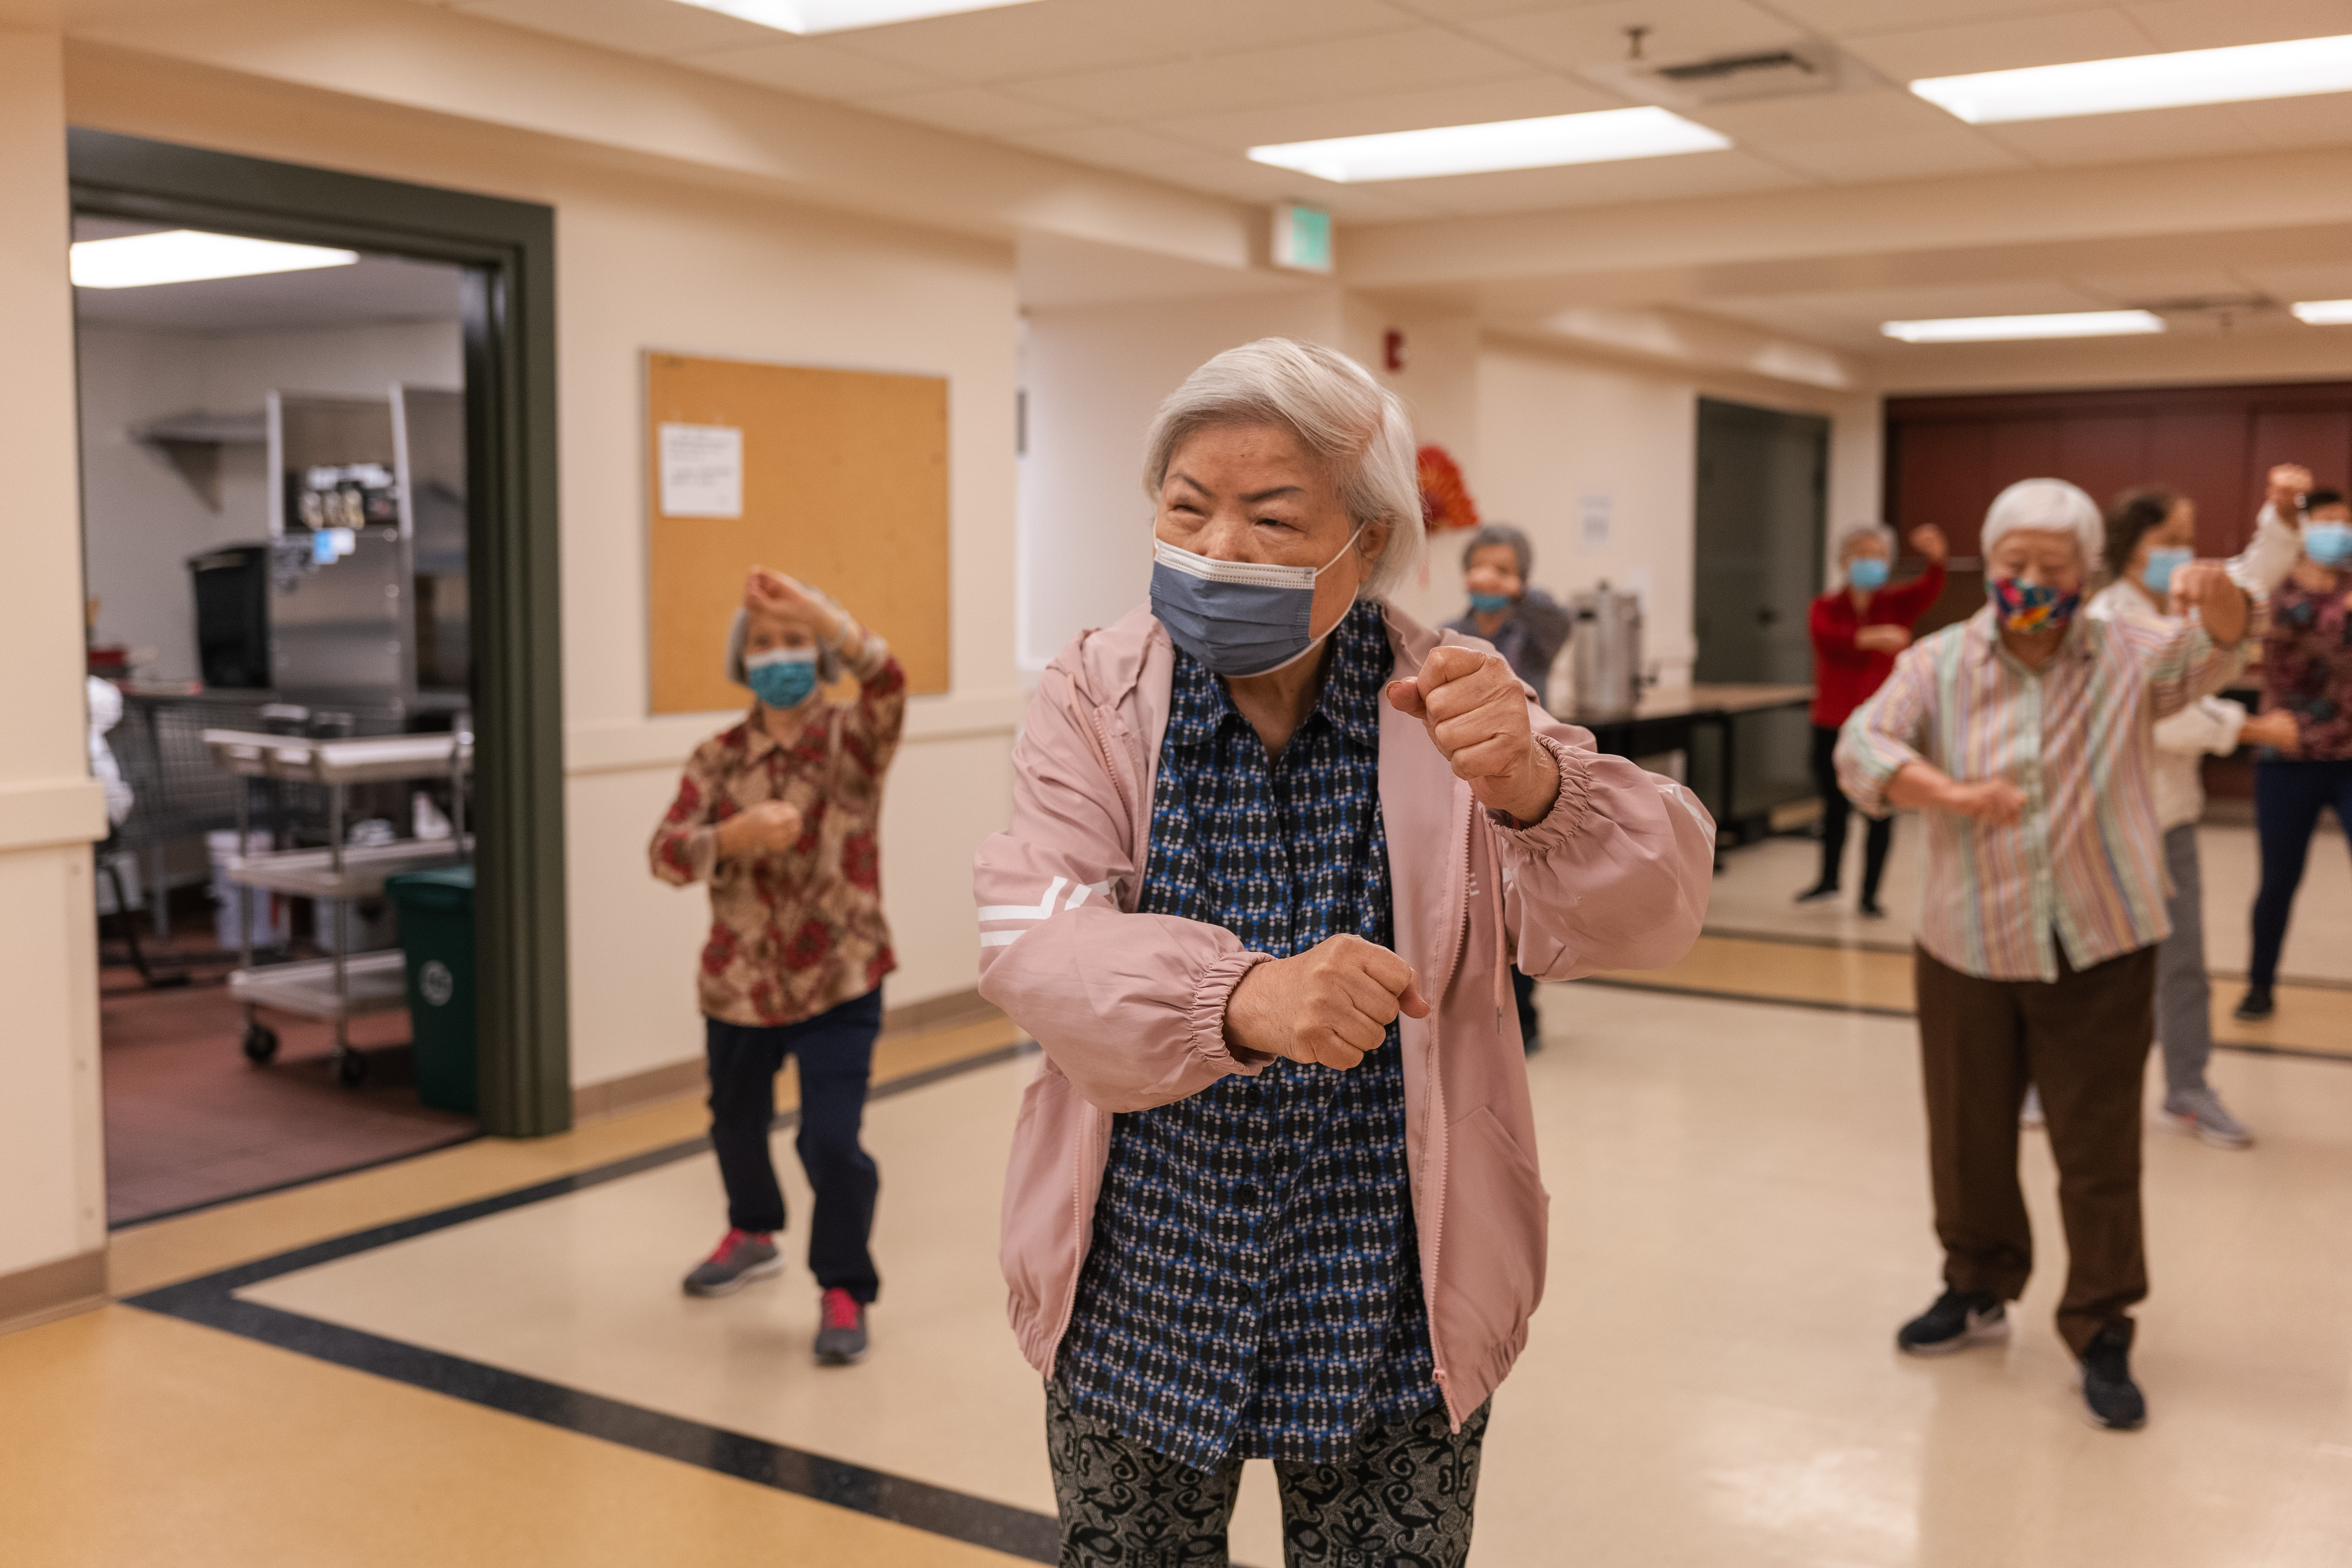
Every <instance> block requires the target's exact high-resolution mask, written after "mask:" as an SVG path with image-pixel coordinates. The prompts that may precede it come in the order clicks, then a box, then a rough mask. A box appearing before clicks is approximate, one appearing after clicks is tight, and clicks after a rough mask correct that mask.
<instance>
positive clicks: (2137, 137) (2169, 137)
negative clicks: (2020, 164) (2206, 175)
mask: <svg viewBox="0 0 2352 1568" xmlns="http://www.w3.org/2000/svg"><path fill="white" fill-rule="evenodd" d="M2240 107H2242V106H2240V105H2236V104H2227V103H2209V104H2200V105H2198V106H2197V107H2196V108H2193V109H2143V110H2137V111H2135V112H2133V113H2130V114H2082V115H2076V116H2074V117H2073V118H2071V119H2066V120H2023V121H2014V122H2012V123H2011V124H2007V125H1983V126H1979V127H1978V128H1977V131H1978V133H1979V135H1983V136H1987V137H1990V138H1991V139H1992V140H1993V141H1995V142H2000V144H2001V145H2002V146H2004V147H2007V148H2009V149H2011V151H2012V152H2016V153H2023V154H2024V155H2025V156H2026V157H2028V158H2031V159H2032V160H2033V161H2034V162H2035V163H2048V164H2079V163H2145V162H2147V160H2148V159H2151V158H2207V157H2218V156H2222V155H2225V154H2228V153H2262V152H2268V151H2270V146H2271V144H2270V142H2269V141H2268V140H2267V139H2266V138H2265V137H2264V136H2263V134H2262V133H2261V132H2258V131H2256V130H2254V129H2252V127H2251V126H2249V125H2247V124H2246V122H2245V121H2243V120H2242V119H2241V118H2240V117H2239V115H2238V110H2239V108H2240Z"/></svg>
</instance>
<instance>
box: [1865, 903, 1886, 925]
mask: <svg viewBox="0 0 2352 1568" xmlns="http://www.w3.org/2000/svg"><path fill="white" fill-rule="evenodd" d="M1862 918H1863V919H1864V920H1866V921H1883V920H1885V918H1886V911H1885V910H1883V909H1881V908H1879V906H1878V900H1876V899H1864V900H1862Z"/></svg>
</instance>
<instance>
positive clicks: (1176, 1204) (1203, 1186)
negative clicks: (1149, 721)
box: [1056, 601, 1438, 1469]
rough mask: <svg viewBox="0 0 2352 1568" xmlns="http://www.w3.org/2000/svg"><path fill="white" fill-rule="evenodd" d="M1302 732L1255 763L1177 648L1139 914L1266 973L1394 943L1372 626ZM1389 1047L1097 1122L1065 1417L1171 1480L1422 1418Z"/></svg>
mask: <svg viewBox="0 0 2352 1568" xmlns="http://www.w3.org/2000/svg"><path fill="white" fill-rule="evenodd" d="M1332 644H1333V647H1332V653H1331V662H1330V668H1329V669H1328V671H1327V672H1326V675H1325V678H1324V682H1323V690H1322V694H1321V697H1320V698H1319V700H1318V701H1317V703H1316V706H1315V710H1314V712H1313V713H1311V714H1310V715H1309V716H1308V717H1307V721H1306V722H1305V723H1304V724H1302V725H1301V726H1299V729H1298V731H1297V733H1296V734H1294V735H1293V736H1292V737H1291V738H1290V742H1289V743H1288V744H1287V745H1286V746H1285V747H1284V748H1283V751H1282V754H1281V756H1279V757H1276V758H1271V759H1270V758H1268V757H1267V755H1266V753H1265V745H1264V743H1263V742H1260V741H1259V740H1258V737H1257V733H1256V731H1254V730H1252V729H1251V728H1250V726H1249V723H1248V721H1246V720H1244V718H1243V717H1242V715H1241V713H1240V712H1239V710H1236V709H1235V708H1234V705H1233V700H1232V699H1231V698H1229V697H1228V696H1227V695H1226V693H1225V689H1224V686H1223V682H1221V681H1219V680H1218V679H1216V678H1215V677H1214V676H1213V675H1211V674H1210V673H1209V672H1208V670H1207V669H1205V668H1202V666H1201V665H1199V664H1197V663H1195V662H1194V661H1193V660H1192V658H1190V657H1188V656H1187V655H1186V654H1184V653H1183V652H1182V651H1181V649H1180V650H1178V652H1177V654H1176V670H1175V682H1174V687H1173V689H1172V692H1171V703H1170V710H1169V717H1168V734H1167V739H1166V741H1165V742H1164V743H1163V745H1162V747H1161V750H1160V773H1159V779H1158V782H1157V784H1155V786H1154V789H1153V794H1152V805H1151V856H1150V863H1149V865H1148V866H1147V868H1146V869H1145V873H1144V879H1143V888H1142V893H1141V898H1140V901H1139V907H1140V908H1141V909H1143V910H1147V911H1150V912H1151V913H1155V914H1170V915H1179V916H1182V917H1184V918H1186V919H1189V920H1196V921H1207V922H1209V923H1211V924H1214V925H1221V926H1223V927H1224V928H1225V929H1227V930H1228V931H1232V932H1233V933H1234V935H1235V936H1238V937H1239V938H1241V940H1242V942H1244V945H1246V946H1247V947H1249V948H1250V949H1252V950H1253V951H1255V952H1269V953H1272V954H1274V955H1275V956H1276V957H1277V958H1287V957H1289V956H1291V955H1292V954H1295V953H1300V952H1306V951H1307V949H1308V948H1311V947H1313V946H1314V945H1315V944H1316V943H1317V942H1321V941H1323V940H1324V939H1325V938H1326V937H1329V936H1335V935H1340V934H1344V933H1350V932H1352V933H1353V934H1355V935H1357V936H1360V937H1362V938H1364V939H1365V940H1366V941H1368V942H1378V943H1379V944H1380V945H1381V946H1382V947H1391V946H1393V945H1394V943H1393V941H1392V939H1391V916H1390V904H1389V858H1388V839H1387V836H1386V834H1385V832H1384V831H1383V829H1382V826H1381V805H1380V694H1381V686H1382V684H1383V683H1384V682H1385V681H1386V679H1387V678H1388V673H1389V669H1390V667H1391V663H1392V658H1391V653H1390V649H1389V641H1388V634H1387V631H1386V629H1385V627H1384V626H1382V624H1381V611H1380V606H1379V605H1376V604H1373V603H1370V602H1369V601H1365V602H1360V603H1359V604H1358V605H1356V606H1355V607H1354V609H1352V610H1351V611H1349V614H1348V616H1347V618H1346V619H1344V620H1343V621H1341V622H1340V624H1339V628H1338V630H1337V631H1336V632H1334V634H1333V636H1332ZM1419 1258H1420V1248H1419V1247H1418V1245H1417V1243H1416V1240H1415V1237H1414V1234H1413V1223H1412V1191H1411V1184H1410V1177H1409V1175H1408V1173H1407V1170H1406V1165H1405V1139H1404V1071H1403V1063H1402V1059H1401V1057H1400V1054H1399V1048H1398V1045H1397V1031H1396V1027H1395V1026H1394V1025H1391V1026H1390V1027H1389V1032H1388V1037H1387V1039H1386V1040H1385V1041H1383V1042H1382V1044H1381V1047H1380V1048H1379V1049H1377V1050H1375V1051H1373V1052H1372V1053H1371V1054H1370V1055H1369V1056H1367V1057H1366V1058H1364V1059H1363V1061H1362V1063H1361V1064H1360V1065H1359V1066H1357V1067H1355V1068H1351V1069H1349V1070H1348V1071H1345V1072H1340V1071H1337V1070H1334V1069H1332V1068H1324V1067H1316V1066H1311V1065H1307V1064H1303V1063H1298V1062H1292V1061H1276V1062H1275V1063H1273V1064H1272V1065H1271V1066H1269V1067H1267V1068H1265V1071H1263V1072H1261V1073H1259V1074H1258V1075H1256V1076H1255V1077H1239V1076H1236V1077H1232V1078H1225V1079H1219V1080H1218V1081H1217V1082H1216V1083H1214V1084H1213V1085H1212V1086H1210V1087H1209V1088H1208V1089H1203V1090H1202V1091H1201V1092H1200V1093H1198V1094H1195V1095H1192V1097H1190V1098H1189V1099H1185V1100H1177V1101H1175V1102H1174V1103H1173V1104H1170V1105H1163V1106H1159V1107H1156V1108H1155V1109H1153V1110H1144V1111H1137V1112H1133V1113H1130V1114H1127V1115H1122V1116H1120V1117H1118V1119H1117V1121H1116V1122H1115V1123H1114V1126H1113V1130H1112V1132H1111V1143H1110V1160H1109V1164H1108V1169H1107V1170H1106V1171H1105V1173H1104V1175H1103V1185H1102V1194H1101V1197H1100V1199H1099V1200H1098V1202H1097V1205H1096V1210H1095V1234H1094V1245H1093V1247H1092V1249H1091V1250H1090V1251H1089V1252H1088V1254H1087V1264H1086V1268H1085V1270H1084V1272H1083V1273H1082V1274H1081V1275H1080V1277H1079V1281H1078V1295H1077V1303H1076V1310H1075V1311H1074V1312H1073V1314H1072V1316H1071V1319H1070V1326H1069V1330H1068V1331H1067V1333H1066V1334H1065V1335H1064V1337H1063V1340H1062V1343H1061V1348H1060V1352H1059V1354H1058V1356H1057V1358H1056V1375H1057V1376H1058V1377H1059V1378H1061V1379H1062V1380H1063V1383H1064V1384H1065V1386H1066V1389H1067V1391H1068V1394H1069V1397H1070V1402H1071V1404H1072V1405H1075V1406H1076V1408H1077V1409H1078V1410H1079V1411H1080V1412H1082V1413H1083V1414H1086V1415H1090V1416H1093V1417H1095V1418H1096V1419H1097V1420H1100V1421H1103V1422H1104V1423H1106V1424H1107V1425H1108V1426H1111V1427H1112V1428H1113V1429H1114V1430H1116V1431H1118V1433H1120V1434H1121V1435H1122V1436H1127V1437H1129V1438H1131V1439H1133V1440H1134V1441H1136V1442H1139V1443H1141V1444H1143V1445H1144V1446H1145V1447H1149V1448H1150V1449H1152V1450H1153V1451H1155V1452H1158V1453H1161V1454H1165V1455H1167V1456H1168V1457H1170V1458H1174V1459H1177V1460H1179V1461H1181V1462H1182V1463H1184V1464H1187V1465H1190V1466H1192V1467H1193V1468H1199V1469H1206V1468H1210V1467H1212V1466H1214V1465H1216V1464H1218V1463H1220V1462H1221V1461H1223V1460H1224V1459H1227V1458H1275V1459H1294V1460H1304V1461H1309V1462H1330V1461H1334V1460H1337V1459H1339V1458H1341V1457H1343V1456H1344V1455H1345V1454H1346V1453H1347V1452H1348V1449H1349V1446H1350V1443H1351V1441H1352V1439H1354V1438H1355V1436H1357V1435H1358V1434H1359V1433H1361V1432H1363V1431H1364V1430H1366V1429H1367V1428H1369V1427H1374V1426H1387V1425H1391V1424H1394V1423H1396V1422H1399V1421H1403V1420H1406V1419H1409V1418H1411V1417H1412V1416H1413V1415H1418V1414H1420V1413H1421V1412H1422V1411H1423V1410H1426V1409H1428V1408H1429V1407H1430V1406H1431V1405H1434V1404H1436V1403H1437V1400H1438V1393H1437V1385H1436V1379H1435V1373H1434V1363H1433V1361H1432V1359H1431V1354H1430V1348H1429V1323H1428V1314H1427V1311H1426V1310H1425V1308H1424V1306H1423V1300H1422V1291H1421V1276H1420V1262H1419Z"/></svg>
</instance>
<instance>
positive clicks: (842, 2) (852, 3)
mask: <svg viewBox="0 0 2352 1568" xmlns="http://www.w3.org/2000/svg"><path fill="white" fill-rule="evenodd" d="M1029 3H1030V0H683V4H685V5H699V6H700V7H702V9H704V10H706V11H718V12H722V13H724V14H725V15H727V16H733V17H736V18H738V19H739V20H741V21H745V22H756V23H758V24H759V25H760V26H762V27H774V28H776V29H777V30H779V31H781V32H786V33H845V32H847V31H849V30H850V29H851V28H853V27H879V26H886V25H887V24H889V23H892V22H919V21H921V20H923V19H924V18H925V17H927V16H961V14H962V13H964V12H966V11H994V10H998V9H1000V8H1002V7H1003V6H1006V5H1028V4H1029Z"/></svg>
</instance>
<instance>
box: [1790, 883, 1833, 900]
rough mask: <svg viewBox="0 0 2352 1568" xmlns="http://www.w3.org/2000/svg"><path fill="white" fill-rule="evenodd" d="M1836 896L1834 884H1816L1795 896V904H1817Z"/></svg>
mask: <svg viewBox="0 0 2352 1568" xmlns="http://www.w3.org/2000/svg"><path fill="white" fill-rule="evenodd" d="M1837 896H1838V887H1837V884H1836V883H1835V882H1816V883H1815V884H1814V885H1813V886H1811V887H1810V888H1807V889H1805V890H1804V891H1803V892H1801V893H1799V894H1798V895H1797V902H1799V903H1801V904H1818V903H1820V902H1821V901H1822V900H1823V899H1834V898H1836V897H1837Z"/></svg>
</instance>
